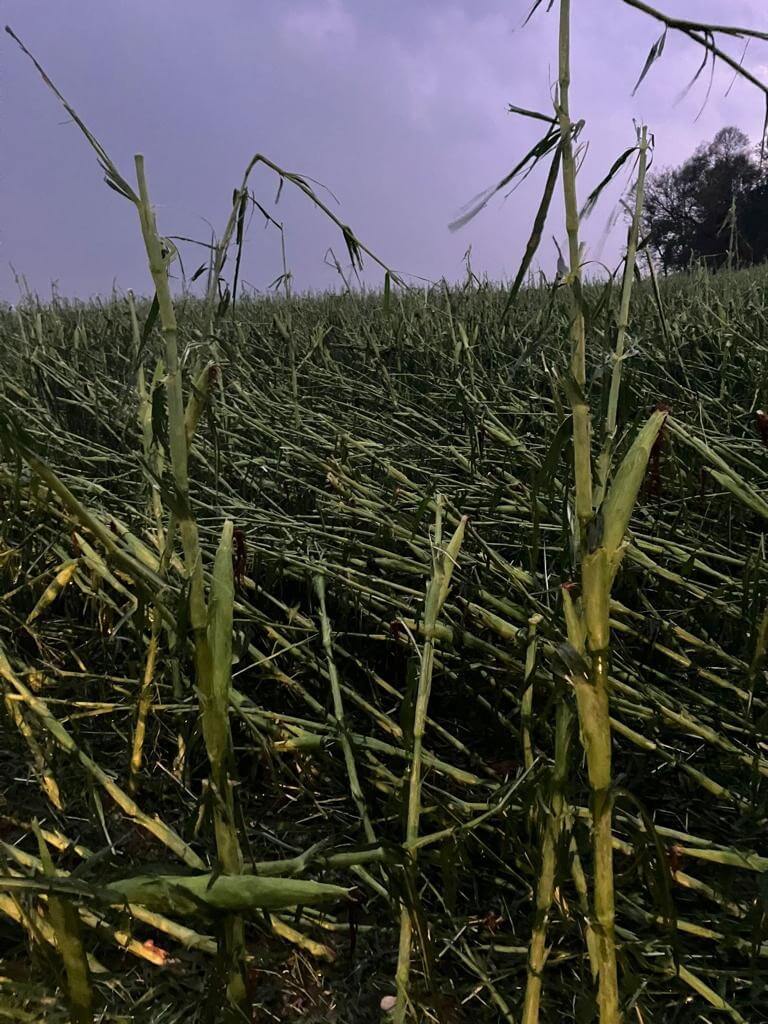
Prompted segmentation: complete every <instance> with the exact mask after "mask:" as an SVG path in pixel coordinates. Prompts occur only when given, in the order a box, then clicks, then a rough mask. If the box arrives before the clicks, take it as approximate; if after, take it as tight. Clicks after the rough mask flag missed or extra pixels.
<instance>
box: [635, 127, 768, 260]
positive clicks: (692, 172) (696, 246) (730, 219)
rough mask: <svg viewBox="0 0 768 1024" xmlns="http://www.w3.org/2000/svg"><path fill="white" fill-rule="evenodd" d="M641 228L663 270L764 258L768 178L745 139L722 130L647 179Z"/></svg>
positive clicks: (766, 253)
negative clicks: (696, 262) (682, 159)
mask: <svg viewBox="0 0 768 1024" xmlns="http://www.w3.org/2000/svg"><path fill="white" fill-rule="evenodd" d="M645 228H646V232H647V235H648V238H649V244H650V247H651V249H652V251H653V252H654V254H655V255H656V257H657V259H658V262H659V264H660V265H661V267H662V268H663V269H664V271H670V270H681V269H684V268H685V267H687V266H689V265H690V263H691V261H693V260H697V259H701V260H704V261H706V263H707V265H708V266H710V267H712V268H714V269H717V268H719V267H723V266H737V265H738V266H744V265H747V264H751V263H759V262H762V261H763V260H764V259H766V258H768V174H766V172H765V170H764V169H763V168H762V167H761V164H760V160H759V158H758V155H757V153H756V151H755V149H754V147H753V146H752V145H751V143H750V141H749V139H748V138H747V136H746V135H745V134H744V133H743V132H741V131H739V129H738V128H733V127H729V128H721V129H720V131H719V132H718V133H717V135H716V136H715V137H714V139H713V140H712V141H711V142H710V143H707V144H704V145H701V146H699V148H698V149H697V150H696V152H695V153H694V154H693V156H691V157H690V158H689V159H688V160H686V161H685V163H684V164H682V165H681V166H680V167H676V168H667V169H666V170H663V171H661V172H660V173H658V174H654V175H651V176H650V178H649V181H648V186H647V189H646V199H645Z"/></svg>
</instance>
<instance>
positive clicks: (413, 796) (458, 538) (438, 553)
mask: <svg viewBox="0 0 768 1024" xmlns="http://www.w3.org/2000/svg"><path fill="white" fill-rule="evenodd" d="M443 504H444V501H443V498H442V496H441V495H440V496H438V498H437V502H436V510H435V539H434V548H433V566H432V578H431V579H430V581H429V584H428V586H427V596H426V600H425V604H424V636H425V640H424V646H423V648H422V650H421V662H420V669H419V681H418V688H417V691H416V704H415V708H414V716H413V746H412V752H411V764H410V772H409V778H408V806H407V817H406V826H405V846H406V854H407V858H408V862H407V864H406V868H405V870H406V871H411V872H414V871H415V867H416V859H417V851H416V843H417V840H418V836H419V820H420V817H421V770H422V753H423V745H424V732H425V729H426V724H427V709H428V707H429V695H430V692H431V689H432V674H433V671H434V663H435V642H436V630H437V622H438V619H439V617H440V612H441V611H442V608H443V605H444V604H445V601H446V598H447V597H448V588H449V586H450V582H451V576H452V574H453V569H454V566H455V565H456V560H457V558H458V556H459V551H460V550H461V545H462V542H463V540H464V530H465V528H466V523H467V520H466V517H464V518H462V519H460V520H459V525H458V526H457V527H456V531H455V532H454V534H453V536H452V537H451V539H450V541H449V542H448V545H447V547H446V548H445V549H443V548H442V546H441V545H442V532H443ZM412 938H413V923H412V920H411V913H410V911H409V909H408V907H406V906H405V904H404V903H403V904H402V905H401V908H400V942H399V949H398V958H397V971H396V974H395V984H396V988H397V1003H396V1004H395V1009H394V1021H395V1024H403V1022H404V1021H405V1019H406V1014H407V1011H408V1006H409V1004H410V1002H411V1000H410V997H409V992H408V981H409V977H410V969H411V945H412Z"/></svg>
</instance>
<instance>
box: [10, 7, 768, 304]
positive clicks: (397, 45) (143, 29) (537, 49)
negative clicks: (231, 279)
mask: <svg viewBox="0 0 768 1024" xmlns="http://www.w3.org/2000/svg"><path fill="white" fill-rule="evenodd" d="M530 2H531V0H505V2H502V0H456V2H451V0H387V2H386V3H383V2H382V0H216V2H215V3H212V2H211V0H176V2H173V0H130V3H129V2H127V0H66V2H60V0H2V2H1V3H0V9H1V10H2V16H3V21H4V22H5V23H7V24H9V25H10V26H11V27H12V28H13V30H14V31H15V32H16V33H17V34H18V35H19V36H20V37H21V39H22V40H23V41H24V43H25V44H26V45H27V47H28V48H29V49H30V50H31V51H32V52H33V53H34V54H35V56H36V57H37V58H38V60H39V61H40V62H41V63H42V65H43V66H44V68H45V69H46V71H47V72H48V74H49V75H50V77H51V78H52V79H53V81H54V82H55V83H56V85H57V86H58V87H59V89H60V90H61V91H62V93H63V94H64V95H65V96H66V97H67V99H68V100H69V102H70V103H71V105H72V106H73V107H74V108H75V110H76V111H77V112H78V114H79V115H80V116H81V117H82V119H83V120H84V121H85V122H86V124H87V125H88V126H89V128H90V130H91V131H92V132H93V134H94V135H96V136H97V137H98V138H99V140H100V141H101V142H102V144H103V145H104V147H105V149H106V150H107V151H108V152H109V154H110V156H111V157H112V159H113V161H114V162H115V163H116V164H117V165H118V167H119V168H120V169H121V171H122V173H123V174H124V176H126V177H128V178H130V179H131V180H133V156H134V154H136V153H143V154H144V157H145V162H146V170H147V177H148V181H149V187H150V192H151V195H152V199H153V202H154V204H155V207H156V211H157V219H158V226H159V229H160V231H161V233H162V234H164V235H169V236H173V235H181V236H186V237H188V238H194V239H197V240H199V241H201V242H207V241H209V240H210V238H211V233H212V231H213V232H216V233H219V232H221V230H222V229H223V226H224V224H225V222H226V218H227V215H228V213H229V208H230V203H231V197H232V190H233V188H234V187H235V186H236V185H237V184H239V181H240V179H241V177H242V172H243V169H244V167H245V165H246V164H247V162H248V160H249V159H250V157H251V156H252V155H253V154H254V153H257V152H259V153H263V154H265V155H266V156H268V157H269V158H270V159H271V160H273V161H274V162H275V163H277V164H278V165H280V166H281V167H284V168H285V169H287V170H289V171H293V172H297V173H301V174H304V175H306V176H308V177H310V178H312V179H315V180H316V181H318V182H320V183H322V186H324V187H327V189H329V190H330V193H332V195H331V194H330V193H328V192H325V191H323V190H322V189H321V190H320V194H321V195H322V196H324V197H325V199H326V200H327V201H328V203H329V204H330V205H331V206H332V207H333V209H334V212H336V214H337V215H338V216H339V217H340V218H341V220H342V221H344V222H346V223H348V224H349V225H350V226H351V227H352V229H353V230H354V232H355V233H356V234H357V236H358V237H359V238H360V239H361V240H362V241H363V242H365V244H366V245H368V246H369V248H371V249H372V250H373V251H374V252H375V253H376V254H377V255H378V256H379V257H380V258H381V259H382V260H383V261H384V262H385V263H386V264H387V265H388V266H390V267H392V268H393V269H395V270H397V271H398V272H400V273H402V274H403V275H406V276H407V277H408V279H410V280H412V281H414V282H418V281H419V280H420V279H424V280H429V281H434V280H439V279H441V278H443V277H445V278H447V279H448V280H457V279H460V278H461V277H462V276H463V274H464V263H463V258H464V254H465V253H466V251H467V250H468V249H469V248H470V247H471V262H472V267H473V270H474V271H475V273H477V274H478V275H487V276H488V277H490V278H492V279H494V280H503V279H506V278H509V277H511V276H513V275H514V273H515V271H516V269H517V265H518V263H519V260H520V257H521V255H522V252H523V249H524V247H525V243H526V240H527V237H528V233H529V231H530V225H531V221H532V218H533V216H534V214H535V211H536V207H537V204H538V198H539V193H540V190H541V187H542V184H543V175H542V173H541V172H537V173H535V174H533V175H531V177H530V178H529V179H528V180H527V181H526V182H525V183H524V184H523V185H521V186H520V187H519V188H518V189H517V190H516V191H514V192H513V193H512V194H511V195H510V196H508V197H507V198H504V197H503V196H501V195H500V196H498V197H496V198H495V199H494V200H493V201H492V202H491V203H490V204H489V205H488V207H487V208H486V209H485V210H484V211H483V212H482V213H481V214H480V215H479V216H478V217H477V218H475V219H474V220H473V221H472V222H471V223H470V224H468V225H467V226H466V227H464V228H463V229H462V230H461V231H459V232H456V233H451V232H449V230H448V227H447V225H448V223H449V221H451V220H452V219H453V218H454V217H455V216H456V215H457V213H458V212H459V211H460V209H461V208H462V207H463V205H464V204H465V203H466V202H467V201H468V200H470V199H471V198H472V197H473V196H474V195H476V194H477V193H478V192H480V191H481V190H482V189H484V188H486V187H488V186H489V185H492V184H494V183H495V182H496V181H498V180H499V179H500V178H501V177H503V175H504V174H505V173H506V172H507V171H508V170H509V169H510V168H511V167H512V166H513V164H514V163H515V162H516V161H517V159H519V157H520V156H522V155H523V154H524V153H525V152H526V151H527V149H528V148H530V146H531V145H532V144H533V142H535V140H536V138H537V135H540V134H541V127H542V125H541V123H538V122H535V121H532V120H530V119H521V118H519V117H515V116H513V115H512V114H510V113H509V112H508V105H509V104H510V103H514V104H516V105H518V106H522V107H527V108H534V109H537V110H542V111H550V110H551V108H552V84H553V81H554V79H555V77H556V72H557V13H556V10H554V9H553V10H552V12H550V13H547V11H546V6H547V5H546V2H545V3H543V4H542V5H541V7H540V8H539V10H538V11H537V13H536V14H535V16H534V17H533V19H532V20H531V22H530V23H529V24H528V25H526V26H523V21H524V18H525V15H526V14H527V12H528V9H529V7H530ZM658 3H659V5H660V6H663V7H664V9H665V10H666V11H667V12H668V13H670V14H673V15H675V16H678V17H693V18H697V19H699V20H704V19H709V20H713V21H721V22H722V21H727V22H728V23H730V24H743V25H749V26H752V27H758V28H761V29H763V30H768V3H766V0H728V2H725V0H719V2H718V0H658ZM572 6H573V29H572V42H573V84H572V92H571V105H572V116H573V118H574V119H575V120H577V119H579V118H584V119H585V121H586V125H585V129H584V133H583V139H584V140H585V141H586V142H588V146H587V148H586V151H585V152H584V154H583V163H582V170H581V175H580V180H579V191H580V194H581V196H582V198H583V197H584V196H586V195H587V194H588V192H589V190H591V188H592V187H593V186H594V184H595V183H596V182H597V181H599V180H600V179H601V178H602V177H603V175H604V174H605V173H606V172H607V170H608V168H609V167H610V165H611V164H612V162H613V160H614V159H615V157H616V156H617V155H618V154H619V153H621V152H622V151H623V150H624V149H626V148H627V147H628V146H630V145H632V144H633V142H634V138H635V134H634V132H635V130H634V127H633V119H634V120H635V121H638V122H641V121H642V122H646V123H647V124H648V125H649V128H650V130H651V131H652V132H653V135H654V137H655V155H654V163H655V167H656V168H657V169H658V168H660V167H664V166H671V165H676V164H679V163H680V162H682V161H683V160H684V159H685V158H686V157H688V156H689V155H690V154H691V152H692V151H693V150H694V149H695V147H696V146H697V145H698V144H699V143H701V142H703V141H706V140H708V139H710V138H711V137H712V136H713V135H714V134H715V132H716V131H717V130H718V129H719V128H721V127H722V126H724V125H729V124H734V125H737V126H738V127H739V128H741V129H742V130H743V131H745V132H746V133H747V134H748V135H749V136H750V137H751V138H753V139H755V140H757V139H758V138H759V135H760V132H761V129H762V123H763V111H764V100H763V98H762V96H761V95H760V94H759V93H758V91H757V90H756V89H754V88H753V87H751V86H748V85H747V84H746V83H743V82H741V81H734V76H733V74H732V73H731V72H727V71H726V70H722V71H718V72H717V73H716V74H715V75H714V78H713V80H712V86H711V90H710V91H709V96H708V98H707V91H708V83H709V74H708V73H707V74H706V75H703V76H702V77H701V78H700V80H699V81H698V82H697V83H696V84H695V85H694V87H693V88H692V89H691V90H690V91H689V92H688V93H687V94H685V95H682V94H683V93H684V90H685V87H686V85H687V83H688V82H689V80H690V79H691V77H692V76H693V74H694V73H695V71H696V68H697V67H698V64H699V63H700V59H701V55H700V52H699V51H698V49H697V48H696V47H695V46H694V45H693V44H692V43H690V42H687V41H685V40H681V39H679V38H675V36H674V35H671V36H670V37H669V38H668V41H667V44H666V47H665V50H664V54H663V56H662V58H661V60H660V61H659V62H658V63H657V64H656V65H655V66H654V68H653V70H652V71H651V73H650V74H649V75H648V77H647V78H646V79H645V81H644V82H643V84H642V85H641V87H640V89H639V90H638V92H637V94H636V95H635V96H633V95H632V90H633V87H634V84H635V82H636V80H637V78H638V75H639V73H640V71H641V69H642V67H643V64H644V62H645V58H646V56H647V53H648V50H649V48H650V46H651V45H652V44H653V42H654V40H655V39H657V38H658V36H659V34H660V26H659V25H658V24H657V23H656V22H653V21H651V20H650V19H649V18H648V17H647V16H645V15H642V14H641V13H639V12H637V11H635V10H632V9H630V8H629V7H627V6H626V5H625V4H624V3H623V2H622V0H577V2H575V3H573V5H572ZM725 45H726V47H727V48H728V49H729V50H730V52H732V53H734V54H735V55H736V56H741V51H742V47H743V44H742V43H741V42H739V41H732V42H731V43H730V44H728V43H727V42H726V44H725ZM745 64H746V65H747V66H748V67H750V69H752V70H753V71H754V72H755V73H756V74H757V75H758V76H759V77H760V78H761V79H762V80H765V81H768V43H759V42H753V43H751V44H750V47H749V48H748V50H747V53H746V56H745ZM705 100H706V105H705V106H704V108H703V110H702V105H703V104H704V103H705ZM629 180H630V179H629V177H628V173H627V172H625V173H624V174H623V175H622V176H621V177H620V179H619V181H618V182H617V184H616V185H615V186H614V187H613V188H612V189H611V190H610V191H609V192H608V193H607V194H606V196H605V199H604V200H603V202H602V203H601V204H600V205H599V206H598V208H597V210H596V211H595V212H594V213H593V214H592V216H591V217H590V219H589V220H588V221H587V222H586V224H585V225H584V238H585V240H586V243H587V251H586V259H587V260H588V261H590V263H589V265H590V266H591V267H593V268H594V269H597V268H599V267H600V266H601V265H607V266H610V267H612V266H615V264H616V262H617V260H618V259H619V257H620V252H621V246H622V244H623V240H624V236H625V227H624V225H623V222H622V220H621V218H618V220H617V218H616V217H615V216H614V214H615V212H616V210H617V203H618V200H619V198H620V196H621V193H622V189H624V188H626V187H627V185H628V184H629ZM276 184H277V182H276V179H275V176H274V174H272V173H271V172H268V171H267V170H266V169H260V170H259V171H257V173H256V174H255V175H254V177H253V179H252V186H253V189H254V192H255V194H256V197H257V198H258V200H259V202H261V203H262V204H263V205H264V207H265V208H266V209H268V210H269V212H270V213H271V214H272V215H273V216H274V217H275V218H276V219H277V220H279V221H280V222H281V223H282V224H283V228H284V239H285V247H286V255H287V260H288V265H289V268H290V270H291V272H292V274H293V286H294V288H295V290H297V291H303V290H310V289H325V288H335V287H339V284H340V279H339V277H338V275H337V274H336V272H335V270H334V269H333V267H332V266H331V265H329V264H332V262H333V260H332V258H331V257H330V255H329V249H332V250H333V252H334V253H335V254H336V256H338V258H339V259H340V261H341V262H342V263H345V262H346V257H345V254H344V245H343V241H342V239H341V237H340V235H339V232H338V231H337V229H336V228H334V227H333V225H331V224H330V223H328V222H327V221H326V220H325V219H324V218H323V217H322V216H321V215H320V214H319V213H318V211H317V210H315V209H314V208H312V207H311V205H310V204H309V203H308V202H307V200H306V198H305V197H303V196H300V195H299V194H298V193H296V192H295V191H293V190H291V189H290V188H289V187H286V188H285V189H284V190H283V192H282V194H281V195H280V198H279V202H278V204H277V205H276V206H275V204H274V200H275V198H276ZM318 188H319V186H318ZM559 202H561V200H560V201H559ZM612 224H613V227H611V225H612ZM553 236H554V237H555V238H557V239H558V240H559V241H560V242H561V244H562V239H563V218H562V216H561V211H560V205H559V203H558V205H557V206H556V207H554V208H553V218H552V221H551V224H550V225H549V227H548V229H547V232H546V235H545V237H544V241H543V244H542V248H541V253H540V257H539V261H540V265H541V266H542V267H543V268H544V269H545V270H550V269H551V268H552V266H553V265H554V261H555V258H556V248H555V242H554V241H553ZM180 252H181V257H182V263H183V267H184V270H185V271H186V273H187V275H188V276H189V275H191V274H192V272H193V271H194V270H195V269H196V268H197V266H198V265H199V264H200V263H201V262H202V261H203V260H204V259H205V249H204V248H201V247H199V246H196V245H194V244H192V243H180ZM281 268H282V263H281V247H280V237H279V233H278V232H277V231H276V230H275V229H274V228H265V227H264V220H263V218H261V217H260V216H254V218H253V219H252V220H251V222H250V226H249V232H248V236H247V240H246V245H245V250H244V262H243V278H244V280H245V281H246V283H247V286H248V287H252V288H255V289H260V290H264V289H267V288H268V287H269V285H270V282H272V281H273V280H274V279H275V278H276V277H277V275H278V274H279V273H280V272H281ZM176 275H177V278H178V280H177V282H176V283H177V285H178V284H180V268H179V267H178V266H177V267H176ZM22 277H23V279H24V280H25V281H26V283H27V285H28V287H29V288H31V289H32V290H33V291H36V292H37V293H38V294H39V295H40V297H41V298H43V299H45V298H47V297H49V296H50V295H51V293H52V289H55V290H56V292H57V293H58V294H60V295H62V296H64V297H68V298H81V299H87V298H90V297H94V296H98V295H107V294H109V293H110V292H111V291H112V289H113V288H118V289H119V290H121V291H124V290H126V289H129V288H130V289H133V290H134V291H135V292H137V293H139V294H146V293H148V292H151V282H150V279H149V276H148V271H147V268H146V262H145V258H144V252H143V247H142V242H141V236H140V233H139V226H138V220H137V216H136V212H135V210H134V208H133V207H132V206H131V204H130V203H128V202H127V201H126V200H124V199H123V198H121V197H120V196H118V195H116V194H115V193H114V192H112V191H111V190H110V189H108V188H107V187H106V186H105V185H104V184H103V182H102V181H101V175H100V171H99V168H98V166H97V163H96V159H95V156H94V154H93V152H92V151H91V150H90V149H89V147H88V145H87V143H86V141H85V140H84V138H83V137H82V135H81V134H80V133H79V131H78V129H77V128H76V126H75V125H74V124H72V123H71V122H70V121H69V119H68V117H67V114H66V112H65V111H64V110H63V108H62V107H61V106H60V104H59V102H58V100H57V99H56V98H55V96H54V95H53V93H51V92H50V90H49V89H48V88H47V87H46V86H45V84H44V83H43V81H42V79H41V78H40V77H39V75H38V74H37V72H36V71H35V69H34V67H33V66H32V64H31V63H30V62H29V60H28V59H27V58H26V57H25V56H24V55H23V54H22V53H21V51H20V50H19V49H18V47H17V46H16V44H15V43H14V42H13V40H12V39H11V38H10V37H9V36H7V35H6V34H4V33H3V34H2V37H1V38H0V299H4V300H6V301H11V302H13V301H15V300H16V299H17V298H18V296H19V284H18V281H19V279H20V278H22ZM364 280H365V281H366V282H367V283H370V284H372V285H377V284H381V280H382V274H381V272H380V271H379V270H377V269H376V268H374V267H371V266H370V265H367V270H366V275H365V278H364Z"/></svg>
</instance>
